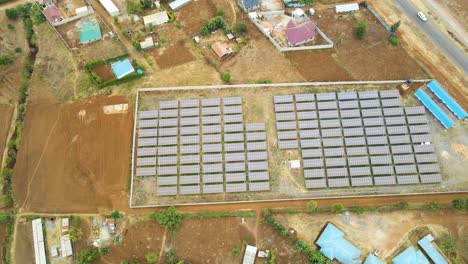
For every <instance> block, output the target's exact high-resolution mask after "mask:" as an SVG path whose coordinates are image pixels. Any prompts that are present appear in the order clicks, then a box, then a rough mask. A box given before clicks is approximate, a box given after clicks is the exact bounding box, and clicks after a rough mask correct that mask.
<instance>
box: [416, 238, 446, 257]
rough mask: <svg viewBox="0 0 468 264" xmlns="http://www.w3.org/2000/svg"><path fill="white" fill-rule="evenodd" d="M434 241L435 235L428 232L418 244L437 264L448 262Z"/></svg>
mask: <svg viewBox="0 0 468 264" xmlns="http://www.w3.org/2000/svg"><path fill="white" fill-rule="evenodd" d="M432 241H434V237H433V236H432V235H431V234H428V235H427V236H425V237H423V238H422V239H421V240H419V242H418V245H419V246H421V247H422V249H423V250H424V252H426V254H427V255H428V256H429V258H430V259H431V260H432V261H433V262H434V263H435V264H448V262H447V260H446V259H445V258H444V256H442V254H440V252H439V251H438V250H437V248H436V247H435V246H434V244H433V243H432Z"/></svg>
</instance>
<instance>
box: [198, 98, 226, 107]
mask: <svg viewBox="0 0 468 264" xmlns="http://www.w3.org/2000/svg"><path fill="white" fill-rule="evenodd" d="M201 104H202V106H203V107H205V106H219V105H220V104H221V98H207V99H202V101H201Z"/></svg>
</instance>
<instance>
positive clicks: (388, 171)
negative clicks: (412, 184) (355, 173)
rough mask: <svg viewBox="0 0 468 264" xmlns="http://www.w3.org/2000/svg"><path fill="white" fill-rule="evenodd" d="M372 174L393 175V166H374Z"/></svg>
mask: <svg viewBox="0 0 468 264" xmlns="http://www.w3.org/2000/svg"><path fill="white" fill-rule="evenodd" d="M372 173H373V174H374V176H377V175H393V174H394V173H393V166H372Z"/></svg>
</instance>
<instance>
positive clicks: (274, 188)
mask: <svg viewBox="0 0 468 264" xmlns="http://www.w3.org/2000/svg"><path fill="white" fill-rule="evenodd" d="M391 88H395V86H389V85H387V86H370V85H367V86H360V87H356V86H346V87H343V86H342V87H339V88H337V87H328V86H327V87H317V88H311V87H287V88H241V89H207V90H200V91H196V90H195V91H164V92H163V91H152V92H144V93H142V94H141V97H140V101H139V102H140V109H141V110H154V109H158V105H159V102H160V101H166V100H182V99H194V98H214V97H229V96H240V97H242V101H243V103H242V110H243V115H242V118H243V122H244V123H245V124H247V123H255V122H261V123H265V126H266V142H267V144H266V145H267V155H268V164H269V165H268V170H269V177H270V189H271V191H270V192H268V191H266V192H258V191H254V192H248V193H245V192H242V191H241V192H239V193H235V192H234V193H231V192H230V191H228V193H221V194H211V195H200V194H197V195H178V196H164V197H162V196H158V195H157V191H156V186H158V185H159V183H158V185H157V183H156V177H151V176H150V177H139V176H136V177H135V178H134V181H133V184H134V189H133V200H132V205H133V206H140V205H164V204H179V203H181V204H184V203H200V202H222V201H239V200H265V199H278V198H292V197H296V198H299V197H312V196H341V195H358V194H374V193H409V192H428V191H429V190H430V191H449V190H463V188H465V187H466V185H467V181H466V178H464V177H463V176H461V175H462V171H463V170H465V169H466V164H465V162H464V157H463V156H462V155H461V154H459V153H457V152H456V151H455V150H454V149H453V148H451V145H448V143H447V142H449V140H450V142H451V144H452V143H454V144H461V145H467V144H468V142H467V140H468V139H467V138H466V135H463V133H465V134H466V127H465V126H464V125H459V126H456V127H455V128H453V129H451V130H449V131H448V132H445V133H442V129H441V128H440V125H439V124H438V123H437V122H436V121H434V120H433V119H432V117H431V116H429V115H428V114H425V115H426V116H427V118H428V119H429V127H428V128H429V129H430V130H431V131H432V134H433V138H434V140H433V141H432V142H433V144H434V146H435V150H436V154H437V158H438V161H439V164H440V166H441V174H442V176H443V184H442V185H440V184H431V185H426V184H422V185H406V186H396V187H395V186H392V187H390V186H385V185H387V184H383V186H375V187H365V188H364V187H363V188H348V187H347V188H344V189H343V188H339V189H333V188H332V189H320V190H317V191H314V190H306V189H305V187H304V178H303V176H302V175H303V174H302V170H291V169H289V165H288V161H289V160H294V159H300V153H299V151H298V150H291V149H290V150H281V149H279V148H278V143H277V135H276V133H277V132H276V128H275V127H276V124H275V115H274V104H273V96H274V95H278V94H295V93H311V92H312V93H315V92H324V91H337V90H338V91H343V90H345V91H350V90H355V89H359V90H372V89H377V90H379V89H391ZM394 101H395V100H394ZM200 102H203V101H200ZM406 104H409V105H411V106H414V105H415V104H416V103H415V102H414V100H408V101H404V102H403V105H406ZM200 120H201V119H200ZM167 121H169V120H167ZM137 124H138V122H137ZM426 128H427V127H426ZM225 129H226V125H225ZM370 130H372V129H370ZM370 130H369V131H370ZM181 131H182V127H181ZM175 132H177V131H175ZM225 132H226V131H225ZM224 136H225V137H226V134H225V135H224ZM392 138H393V137H392ZM167 139H169V138H167ZM397 139H398V140H399V137H398V138H397V137H395V140H397ZM164 140H166V138H164ZM429 141H430V140H429ZM176 142H177V138H176ZM197 142H198V141H197ZM163 143H164V145H167V144H169V145H171V144H173V143H170V142H168V141H164V142H163ZM185 144H186V143H185ZM379 144H380V143H379ZM150 145H151V144H150ZM447 145H448V146H447ZM246 146H247V149H249V146H248V142H247V145H246ZM169 148H170V147H169ZM169 148H168V151H169ZM225 148H226V144H225ZM175 149H177V147H175ZM181 149H182V148H181ZM259 150H260V149H259ZM375 150H376V151H377V149H375ZM175 151H176V152H177V150H175ZM208 152H212V151H211V150H210V151H207V152H206V153H208ZM137 153H138V151H136V154H137ZM197 153H198V152H197ZM162 155H172V154H162ZM176 155H177V154H176ZM143 156H147V155H143ZM200 157H201V156H200ZM167 158H170V157H167ZM206 158H210V157H208V155H207V157H206ZM164 160H165V162H166V161H167V162H169V163H166V164H167V165H170V164H174V163H173V162H172V161H169V159H166V158H164ZM249 160H250V158H249ZM175 162H176V163H175V164H177V158H176V159H175ZM212 162H215V161H212ZM216 162H217V161H216ZM448 162H450V164H453V165H452V166H447V165H446V164H448ZM189 163H190V162H189ZM404 163H407V162H404ZM166 164H163V165H166ZM226 164H227V163H226ZM237 165H238V164H237V163H236V166H237ZM252 165H253V164H252ZM256 165H258V164H256ZM249 166H250V165H249ZM431 166H432V165H431ZM397 167H398V169H406V167H405V166H395V168H397ZM400 167H401V168H400ZM403 167H405V168H403ZM166 168H167V169H169V168H168V167H164V169H166ZM181 168H182V166H181ZM197 168H198V167H197ZM197 168H190V169H197ZM227 168H228V167H227V166H226V170H227ZM421 168H422V167H421ZM421 168H420V169H421ZM144 170H146V169H144ZM148 170H149V169H148ZM210 170H211V166H210ZM254 170H259V169H254ZM414 170H415V169H414ZM431 170H433V169H432V168H431ZM217 171H219V170H218V169H216V170H215V171H213V172H217ZM231 171H238V170H231ZM249 171H250V170H249ZM350 171H351V170H350ZM222 172H223V171H222V170H221V173H222ZM143 173H144V174H145V173H149V174H146V175H155V174H153V172H152V171H147V172H143ZM154 173H155V172H154ZM174 173H175V175H177V170H175V171H172V172H167V173H166V172H164V175H168V176H169V175H172V174H174ZM386 173H388V172H386ZM386 173H384V174H386ZM397 173H398V174H402V173H403V174H405V173H406V174H407V173H409V172H397ZM235 176H236V177H240V176H239V174H237V175H235ZM243 177H245V176H243ZM236 179H237V178H236ZM267 179H268V178H267ZM164 180H168V181H169V180H170V182H166V183H164V184H162V183H161V185H167V184H169V185H173V184H177V177H175V178H174V179H172V178H171V177H167V178H166V177H164ZM174 180H175V181H174ZM186 180H188V178H187V179H186ZM398 180H402V181H403V182H405V181H406V180H409V179H406V178H405V179H403V177H402V178H401V179H400V178H399V179H398ZM232 181H234V182H236V181H237V180H232ZM410 181H412V180H410ZM423 181H424V180H423ZM405 183H406V184H408V183H410V182H405ZM181 184H188V182H185V183H181ZM190 184H193V182H192V179H191V180H190ZM161 185H159V186H161ZM353 185H354V184H353ZM226 186H227V185H226ZM238 187H239V186H238ZM428 187H429V188H428ZM184 188H185V187H184ZM239 188H241V187H239ZM163 189H164V191H168V192H169V193H166V195H171V194H172V195H173V194H175V193H173V191H174V190H175V192H176V193H177V187H175V189H174V190H166V189H165V188H163ZM241 189H244V187H242V188H241ZM249 189H250V188H249ZM226 190H227V189H226ZM239 190H240V189H239ZM180 191H182V189H180ZM192 191H193V190H188V189H184V190H183V191H182V193H186V194H188V193H192V194H193V192H192ZM195 193H200V191H198V192H195ZM179 194H180V193H179Z"/></svg>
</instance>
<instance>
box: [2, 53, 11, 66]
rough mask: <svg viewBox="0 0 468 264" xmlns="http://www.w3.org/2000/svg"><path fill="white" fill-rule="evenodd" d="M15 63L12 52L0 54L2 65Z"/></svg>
mask: <svg viewBox="0 0 468 264" xmlns="http://www.w3.org/2000/svg"><path fill="white" fill-rule="evenodd" d="M10 64H13V58H12V57H11V55H10V54H3V55H0V65H10Z"/></svg>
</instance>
